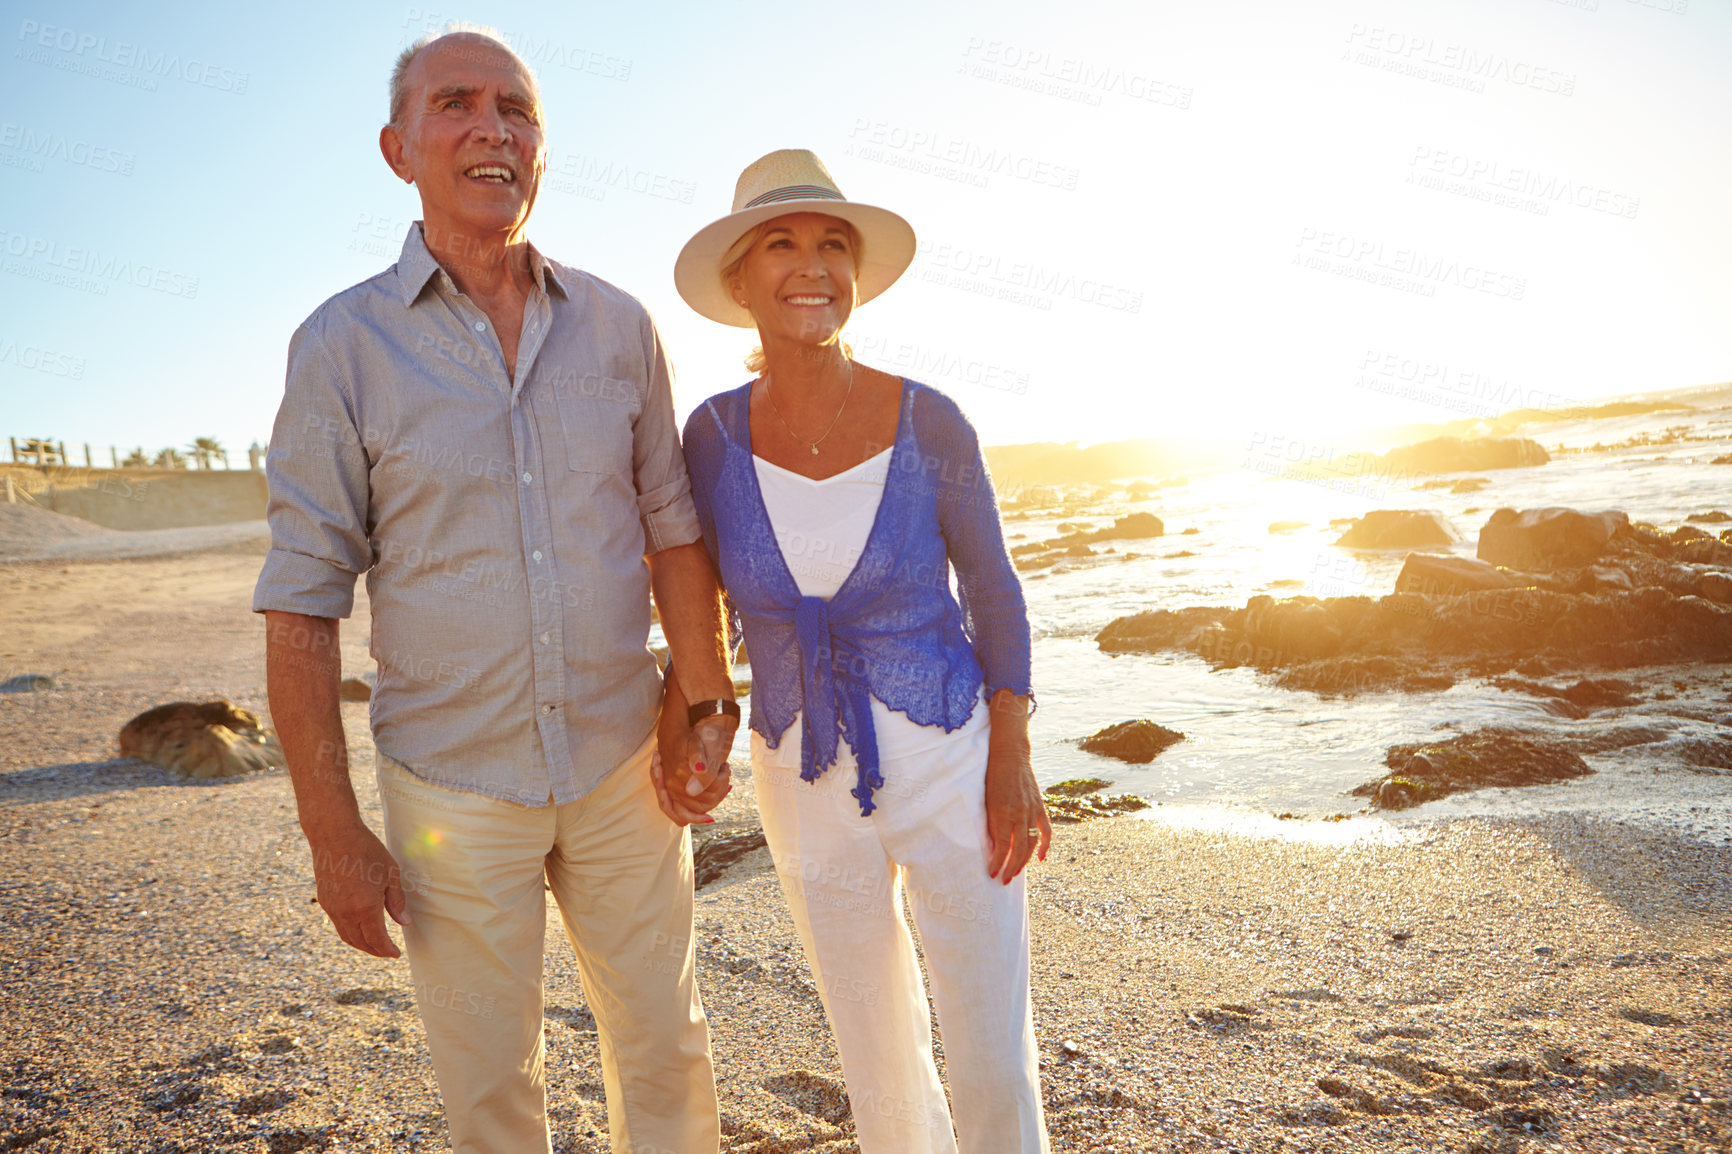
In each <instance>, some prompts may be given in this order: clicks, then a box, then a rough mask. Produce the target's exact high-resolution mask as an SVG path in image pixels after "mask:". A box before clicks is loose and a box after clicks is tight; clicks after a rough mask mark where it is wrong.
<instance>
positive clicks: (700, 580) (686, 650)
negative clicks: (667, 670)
mask: <svg viewBox="0 0 1732 1154" xmlns="http://www.w3.org/2000/svg"><path fill="white" fill-rule="evenodd" d="M649 567H650V591H651V593H652V594H654V596H655V601H656V610H657V611H658V612H659V613H660V614H661V619H662V633H663V635H664V636H666V637H667V639H668V651H669V652H670V653H671V654H672V655H673V663H674V674H675V678H676V679H677V680H678V681H679V685H680V689H681V690H682V691H683V692H684V694H685V696H686V699H687V700H688V701H711V700H714V699H715V698H718V697H725V698H732V697H733V696H734V679H733V676H732V675H731V674H730V673H729V669H728V642H727V618H726V617H725V616H724V615H723V613H722V593H721V587H720V585H719V584H718V583H717V581H716V571H715V568H714V566H712V565H711V564H710V554H709V551H708V550H707V549H705V548H704V547H703V545H702V544H701V543H698V542H693V543H692V544H690V545H676V546H674V547H673V548H672V549H663V550H662V551H661V552H659V553H652V554H650V555H649Z"/></svg>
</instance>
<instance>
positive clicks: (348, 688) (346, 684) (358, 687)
mask: <svg viewBox="0 0 1732 1154" xmlns="http://www.w3.org/2000/svg"><path fill="white" fill-rule="evenodd" d="M337 699H338V700H339V701H371V700H372V699H373V686H372V684H371V683H369V682H367V681H364V680H362V679H361V678H359V677H345V678H343V680H342V681H341V682H339V683H338V685H337Z"/></svg>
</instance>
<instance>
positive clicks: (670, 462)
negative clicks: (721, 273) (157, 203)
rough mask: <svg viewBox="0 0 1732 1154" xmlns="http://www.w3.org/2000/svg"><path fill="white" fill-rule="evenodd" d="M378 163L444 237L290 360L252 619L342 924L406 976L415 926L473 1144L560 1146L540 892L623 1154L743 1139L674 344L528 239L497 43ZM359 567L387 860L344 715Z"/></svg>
mask: <svg viewBox="0 0 1732 1154" xmlns="http://www.w3.org/2000/svg"><path fill="white" fill-rule="evenodd" d="M379 146H380V150H381V151H382V152H383V153H384V156H385V160H386V161H387V163H389V165H390V166H391V169H392V171H393V172H395V173H396V174H397V175H398V176H399V177H400V178H402V179H403V180H405V181H407V182H409V183H411V184H413V185H415V187H416V189H417V191H418V192H419V194H420V197H421V207H422V213H423V219H422V220H421V221H420V222H418V223H417V224H416V225H415V226H412V227H411V228H410V229H409V233H408V236H407V237H406V238H405V240H404V243H403V250H402V254H401V256H400V257H399V258H398V260H397V263H396V264H395V265H394V266H392V267H391V268H389V269H387V270H386V271H384V272H382V273H380V274H379V275H377V276H375V277H372V278H371V279H369V280H366V281H363V282H362V283H360V284H359V285H356V286H355V287H353V288H350V289H347V290H345V291H344V292H341V293H339V294H337V295H336V296H334V297H332V298H331V299H330V300H328V301H326V302H325V304H323V305H322V306H320V308H319V309H318V310H317V311H316V312H314V313H313V315H312V316H311V317H309V318H308V319H307V321H306V322H305V323H304V324H302V325H301V327H300V329H299V330H298V331H297V332H296V333H295V335H294V338H293V340H292V341H291V342H290V345H289V367H288V380H287V387H286V389H285V393H284V397H283V403H282V408H281V410H280V412H279V413H278V416H277V423H276V431H275V433H274V434H273V436H272V438H271V448H270V455H269V459H268V473H269V479H270V524H271V550H270V554H269V556H268V558H267V559H266V561H265V565H264V569H263V572H262V573H261V574H260V576H259V583H258V589H257V592H256V594H255V596H254V601H253V607H254V609H255V610H256V611H260V612H263V613H264V614H265V615H266V618H267V629H266V635H267V643H266V667H267V674H268V679H269V688H270V702H271V713H272V716H273V718H274V720H275V723H276V726H277V729H278V732H279V733H280V734H281V737H282V742H283V748H284V751H285V753H286V754H287V756H288V762H289V772H290V775H291V777H292V780H293V783H294V788H295V796H296V801H297V803H298V808H299V813H300V822H301V828H302V829H303V830H304V831H305V833H306V836H307V840H308V842H309V844H310V846H311V848H312V851H313V868H314V873H315V875H316V879H317V883H318V900H319V904H320V905H321V906H322V907H323V908H324V910H325V912H326V913H327V914H328V915H329V917H330V919H331V921H332V923H333V924H334V925H335V927H336V930H337V932H338V934H339V935H341V937H342V939H343V940H344V941H345V942H348V943H349V944H350V945H352V946H354V947H355V948H357V949H359V950H362V951H365V952H366V953H369V954H373V955H375V956H378V957H384V958H392V957H397V956H398V951H397V948H396V946H395V945H394V944H393V943H392V941H391V937H390V934H389V933H388V931H387V929H386V924H385V917H384V915H385V913H387V912H388V913H389V914H390V915H391V917H392V918H393V919H395V920H396V921H397V922H398V923H399V924H400V925H401V926H402V932H403V938H404V943H405V945H406V947H407V950H408V954H409V966H410V973H411V976H412V978H413V980H414V984H415V991H416V998H417V1002H418V1003H419V1007H420V1011H421V1018H422V1021H423V1022H424V1023H425V1025H426V1032H427V1042H428V1047H429V1049H430V1050H431V1051H432V1056H433V1065H434V1070H435V1072H436V1073H437V1076H438V1079H439V1089H440V1093H441V1094H442V1096H443V1097H444V1101H445V1110H446V1117H447V1119H448V1121H449V1123H450V1129H451V1140H452V1145H453V1147H454V1148H455V1149H456V1150H457V1151H459V1152H462V1154H468V1152H471V1151H475V1152H480V1151H502V1152H503V1151H512V1152H522V1151H547V1150H550V1149H551V1143H550V1139H549V1134H548V1129H547V1122H546V1106H545V1083H544V1077H543V1046H542V946H543V938H544V931H545V928H546V908H545V904H544V898H543V888H544V887H543V877H544V876H545V878H546V882H547V888H550V889H551V890H552V892H553V895H554V898H555V900H556V901H557V902H558V905H559V909H560V913H561V915H562V917H563V919H564V922H565V928H566V931H567V933H568V934H569V936H570V938H571V941H572V945H573V947H574V948H575V950H576V953H577V959H578V966H579V970H580V972H581V974H582V979H583V983H584V987H585V990H586V993H587V995H588V1003H589V1006H590V1008H591V1010H592V1011H593V1013H594V1015H595V1019H596V1025H597V1031H598V1034H599V1037H600V1044H601V1061H602V1068H603V1072H604V1082H605V1085H606V1092H607V1111H608V1122H609V1129H610V1131H611V1134H612V1141H613V1149H614V1150H616V1151H625V1150H630V1151H638V1152H643V1151H658V1152H659V1151H667V1152H670V1154H687V1152H691V1151H714V1150H715V1149H717V1147H718V1145H719V1142H720V1137H719V1126H718V1121H717V1112H716V1097H715V1084H714V1076H713V1072H712V1068H711V1063H710V1052H709V1034H708V1028H707V1026H706V1023H705V1021H704V1016H703V1007H702V1005H701V1003H700V1001H699V998H698V993H697V988H696V984H695V982H694V980H693V968H694V967H693V948H692V934H691V926H692V875H691V845H690V840H689V835H688V832H687V827H686V826H685V825H684V824H681V823H683V822H684V821H688V820H694V819H699V818H701V815H702V812H703V811H704V810H707V809H708V808H709V807H710V806H712V805H714V804H715V802H717V801H719V800H720V798H721V796H722V795H723V794H724V793H725V792H726V791H727V788H728V784H727V768H726V754H727V749H728V747H729V744H730V743H731V741H732V737H733V733H734V728H735V726H736V725H737V723H738V708H737V707H736V706H735V705H734V704H733V701H732V697H733V690H732V684H731V680H730V678H729V675H728V670H727V664H726V655H725V647H724V644H723V633H724V627H723V618H722V615H721V609H720V601H719V595H718V592H717V588H716V583H715V576H714V572H713V570H712V569H711V568H710V564H709V560H708V557H707V555H706V553H705V552H704V547H703V545H702V543H701V541H700V535H699V530H698V523H697V519H696V515H695V513H694V511H693V508H692V504H691V500H690V495H689V486H688V482H687V479H686V472H685V465H684V462H683V459H682V457H681V455H680V447H679V442H678V438H677V434H676V431H675V426H674V415H673V402H672V396H671V384H670V380H669V375H668V368H667V363H666V360H665V358H664V356H663V353H662V347H661V343H660V340H659V338H658V336H657V334H656V330H655V327H654V325H653V324H652V323H651V321H650V318H649V316H648V314H647V313H646V312H645V311H644V309H643V307H642V306H641V305H640V304H639V303H638V302H637V301H636V300H635V299H633V298H632V297H630V296H628V295H626V294H625V293H623V292H621V291H620V290H618V289H616V288H614V287H613V286H612V285H610V284H607V283H606V282H604V281H601V280H599V279H597V278H595V277H593V276H590V275H589V274H588V273H584V272H580V271H578V270H576V269H573V268H570V267H567V266H565V265H561V264H558V263H556V262H554V261H551V260H548V259H545V258H544V257H542V255H541V254H540V253H539V252H537V251H536V250H535V249H534V248H533V247H532V246H531V245H530V244H529V242H528V241H527V240H526V239H525V236H524V229H525V226H526V224H527V222H528V219H529V214H530V210H531V208H532V207H533V206H534V203H535V196H536V190H537V186H538V184H539V181H540V179H541V175H542V172H543V170H544V169H545V166H546V151H545V145H544V142H543V136H542V109H541V102H540V99H539V96H538V94H537V90H536V85H535V79H534V77H533V75H532V74H531V73H530V71H529V69H528V68H527V67H526V66H525V65H524V64H523V62H522V61H521V60H519V59H518V58H517V56H516V55H514V54H513V53H512V52H511V51H510V50H509V49H508V48H507V47H506V46H505V45H504V44H503V43H501V42H500V41H499V40H497V39H495V38H493V37H492V36H490V35H486V34H480V33H475V32H458V33H450V34H446V35H443V36H440V37H436V38H432V39H429V40H424V41H420V42H417V43H416V44H415V45H414V46H412V47H411V48H410V49H408V50H407V51H405V52H404V53H403V55H402V56H401V57H400V58H399V60H398V62H397V67H396V70H395V72H394V73H393V74H392V78H391V119H390V123H389V124H388V125H387V126H386V127H385V128H384V129H382V130H381V131H380V134H379ZM361 573H365V574H366V575H367V590H368V593H369V596H370V599H371V607H372V635H371V638H370V647H371V650H372V653H373V656H374V657H375V659H376V660H377V662H378V666H379V672H378V684H377V686H376V688H375V689H374V692H373V698H372V716H371V720H372V728H373V736H374V742H375V745H376V746H377V748H378V751H379V770H378V773H379V786H380V793H381V799H382V805H383V812H384V825H385V837H384V841H383V842H381V841H380V839H379V838H378V837H377V836H375V835H374V833H373V832H372V831H371V830H370V829H368V827H367V825H366V824H365V822H364V821H363V820H362V818H361V816H360V811H359V808H358V806H357V803H356V799H355V793H354V790H353V788H352V787H351V785H350V782H349V774H348V761H347V756H346V753H345V745H344V735H343V728H342V720H341V717H340V714H339V710H338V677H339V669H340V656H339V652H338V619H339V618H343V617H347V616H348V615H349V613H350V611H351V608H352V605H353V600H354V583H355V579H356V577H357V576H358V575H359V574H361ZM652 592H653V595H654V599H655V603H656V605H657V607H658V608H659V610H660V613H661V623H662V629H663V632H664V633H665V635H666V637H667V640H668V645H669V648H670V649H671V651H672V652H673V654H674V656H675V658H676V659H677V660H676V661H675V663H674V669H676V670H677V673H675V674H673V676H677V677H678V678H679V682H680V687H681V689H682V690H683V691H684V692H685V693H686V694H687V695H688V696H689V697H690V698H691V700H693V701H698V702H707V705H706V706H705V707H704V708H701V709H697V710H694V711H693V716H694V717H696V716H697V715H699V714H703V713H705V712H706V711H707V712H708V713H709V714H710V716H708V717H704V718H701V719H698V720H693V721H691V722H690V723H689V727H688V722H687V721H686V720H685V719H679V720H678V721H676V722H675V723H673V725H672V726H671V730H670V731H671V732H672V733H673V734H674V736H673V737H672V738H671V739H670V744H669V745H668V746H667V747H665V748H664V752H666V753H668V754H669V755H670V756H678V757H680V758H682V759H684V764H683V765H682V766H680V768H681V769H682V770H684V769H686V768H688V767H689V768H690V769H691V770H692V771H693V774H692V777H691V783H690V784H688V785H687V786H686V789H685V790H684V791H677V792H678V793H679V796H678V798H677V800H675V801H674V802H673V803H672V804H673V806H674V809H675V810H678V811H679V812H678V813H676V814H674V816H676V817H678V818H679V819H680V820H679V822H675V821H670V820H668V817H666V816H664V815H663V812H662V810H661V809H660V808H658V801H657V797H656V792H655V789H654V787H653V786H652V783H651V780H650V760H651V754H652V745H653V741H652V733H653V730H654V729H655V726H656V715H657V710H658V706H659V703H660V701H661V678H660V675H659V674H658V672H657V669H656V663H655V659H654V657H653V655H652V654H651V653H650V651H649V649H648V646H647V640H648V633H649V626H650V597H651V594H652ZM664 728H665V729H666V728H669V727H667V726H664ZM661 804H663V805H667V804H669V803H668V802H666V801H664V802H662V803H661ZM387 847H388V848H387Z"/></svg>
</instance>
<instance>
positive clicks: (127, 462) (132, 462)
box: [120, 448, 150, 469]
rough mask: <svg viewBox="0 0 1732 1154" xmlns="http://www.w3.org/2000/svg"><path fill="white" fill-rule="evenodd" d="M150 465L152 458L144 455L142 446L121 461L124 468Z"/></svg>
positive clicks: (141, 467)
mask: <svg viewBox="0 0 1732 1154" xmlns="http://www.w3.org/2000/svg"><path fill="white" fill-rule="evenodd" d="M149 465H150V458H149V457H147V456H145V455H144V450H143V449H142V448H138V449H134V450H133V451H132V452H130V453H128V454H127V455H126V457H125V458H124V459H123V460H122V461H121V462H120V467H121V468H122V469H143V468H148V467H149Z"/></svg>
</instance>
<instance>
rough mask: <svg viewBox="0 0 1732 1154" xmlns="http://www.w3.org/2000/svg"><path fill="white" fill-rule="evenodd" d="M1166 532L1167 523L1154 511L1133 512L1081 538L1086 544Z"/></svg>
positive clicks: (1157, 535) (1129, 539) (1136, 539)
mask: <svg viewBox="0 0 1732 1154" xmlns="http://www.w3.org/2000/svg"><path fill="white" fill-rule="evenodd" d="M1166 532H1167V527H1166V525H1164V524H1163V523H1162V522H1161V519H1160V518H1159V517H1157V516H1155V515H1154V514H1153V513H1131V514H1128V515H1127V516H1124V517H1115V518H1114V519H1113V523H1112V525H1111V526H1110V527H1108V528H1105V529H1097V530H1095V531H1094V532H1093V533H1087V534H1084V535H1083V536H1082V538H1081V540H1082V542H1083V543H1084V544H1092V543H1093V542H1096V541H1140V540H1142V539H1143V538H1145V537H1161V536H1164V535H1165V534H1166Z"/></svg>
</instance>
